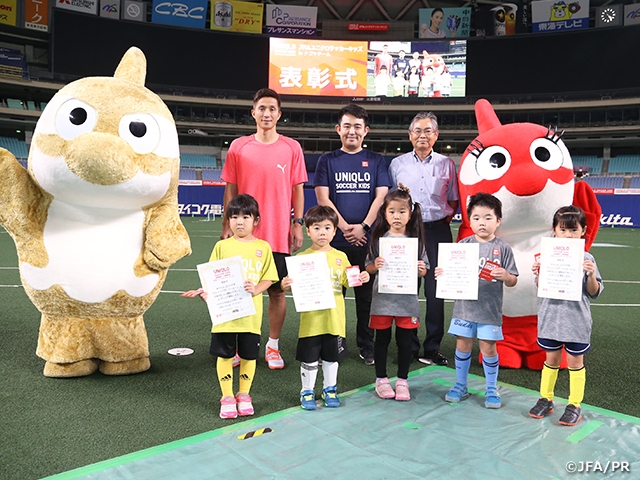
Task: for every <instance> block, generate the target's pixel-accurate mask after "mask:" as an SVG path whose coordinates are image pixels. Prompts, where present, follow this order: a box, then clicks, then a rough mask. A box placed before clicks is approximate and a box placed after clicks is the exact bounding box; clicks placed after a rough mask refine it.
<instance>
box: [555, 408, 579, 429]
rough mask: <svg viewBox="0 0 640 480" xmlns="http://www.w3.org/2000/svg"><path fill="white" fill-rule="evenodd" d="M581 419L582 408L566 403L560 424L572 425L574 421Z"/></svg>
mask: <svg viewBox="0 0 640 480" xmlns="http://www.w3.org/2000/svg"><path fill="white" fill-rule="evenodd" d="M581 419H582V409H581V408H580V407H576V406H575V405H571V404H569V405H567V406H566V408H565V409H564V413H563V414H562V416H561V417H560V420H558V421H559V422H560V424H561V425H566V426H567V427H573V426H574V425H575V424H576V423H578V422H579V421H580V420H581Z"/></svg>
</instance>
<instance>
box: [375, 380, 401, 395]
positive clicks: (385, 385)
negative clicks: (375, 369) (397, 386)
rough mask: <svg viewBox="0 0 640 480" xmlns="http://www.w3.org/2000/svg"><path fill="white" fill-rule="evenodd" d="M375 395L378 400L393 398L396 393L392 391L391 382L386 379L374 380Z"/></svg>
mask: <svg viewBox="0 0 640 480" xmlns="http://www.w3.org/2000/svg"><path fill="white" fill-rule="evenodd" d="M376 394H378V396H379V397H380V398H395V396H396V392H394V391H393V387H392V386H391V382H390V381H389V379H388V378H381V379H379V380H376Z"/></svg>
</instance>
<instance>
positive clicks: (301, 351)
mask: <svg viewBox="0 0 640 480" xmlns="http://www.w3.org/2000/svg"><path fill="white" fill-rule="evenodd" d="M348 354H349V351H348V350H347V340H346V339H345V338H343V337H339V336H338V335H329V334H325V335H316V336H315V337H303V338H299V339H298V348H297V350H296V360H298V361H299V362H304V363H313V362H317V361H318V360H320V359H322V361H324V362H339V361H341V360H343V359H344V358H346V356H347V355H348Z"/></svg>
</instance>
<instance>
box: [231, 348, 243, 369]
mask: <svg viewBox="0 0 640 480" xmlns="http://www.w3.org/2000/svg"><path fill="white" fill-rule="evenodd" d="M240 361H241V360H240V355H238V352H236V355H235V356H234V357H233V363H232V364H231V365H232V366H233V368H236V367H239V366H240Z"/></svg>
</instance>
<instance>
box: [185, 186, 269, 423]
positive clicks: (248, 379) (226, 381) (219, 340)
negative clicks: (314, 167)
mask: <svg viewBox="0 0 640 480" xmlns="http://www.w3.org/2000/svg"><path fill="white" fill-rule="evenodd" d="M224 216H225V221H226V222H228V224H229V226H230V228H231V231H232V232H233V237H230V238H227V239H226V240H220V241H219V242H218V243H216V245H215V247H214V249H213V252H211V258H210V259H209V261H210V262H213V261H216V260H221V259H224V258H230V257H235V256H238V255H239V256H241V257H242V263H243V265H244V271H245V275H246V278H247V280H246V282H245V284H244V289H245V291H247V292H249V293H251V294H252V295H253V303H254V305H255V309H256V313H255V314H254V315H249V316H247V317H242V318H238V319H236V320H231V321H229V322H225V323H221V324H218V325H214V326H213V328H212V329H211V332H212V334H211V347H210V349H209V351H210V353H211V355H214V356H216V357H218V360H217V362H216V371H217V374H218V381H219V382H220V389H221V390H222V398H221V399H220V418H236V417H237V416H238V415H240V416H246V415H253V413H254V411H253V404H252V402H251V397H250V396H249V389H250V388H251V384H252V382H253V377H254V375H255V372H256V359H257V358H258V351H259V349H260V327H261V325H262V292H264V291H265V290H267V289H268V288H269V287H270V286H271V285H272V284H273V283H274V282H277V281H278V272H277V271H276V266H275V263H274V261H273V254H272V253H271V247H270V246H269V244H268V243H267V242H265V241H264V240H260V239H257V238H256V237H254V236H253V229H254V227H255V226H256V225H258V222H259V221H260V212H259V210H258V203H257V202H256V200H255V199H254V198H253V197H252V196H251V195H246V194H243V195H238V196H236V197H234V198H233V199H232V200H231V201H230V202H229V204H228V205H227V208H226V210H225V212H224ZM183 295H184V296H188V297H195V296H198V295H200V296H201V297H202V298H203V299H204V300H205V301H206V300H207V292H205V291H203V290H202V289H198V290H191V291H189V292H185V293H184V294H183ZM236 352H237V353H238V355H239V356H240V387H239V391H238V394H237V395H236V396H235V397H234V395H233V358H234V356H235V354H236Z"/></svg>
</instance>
